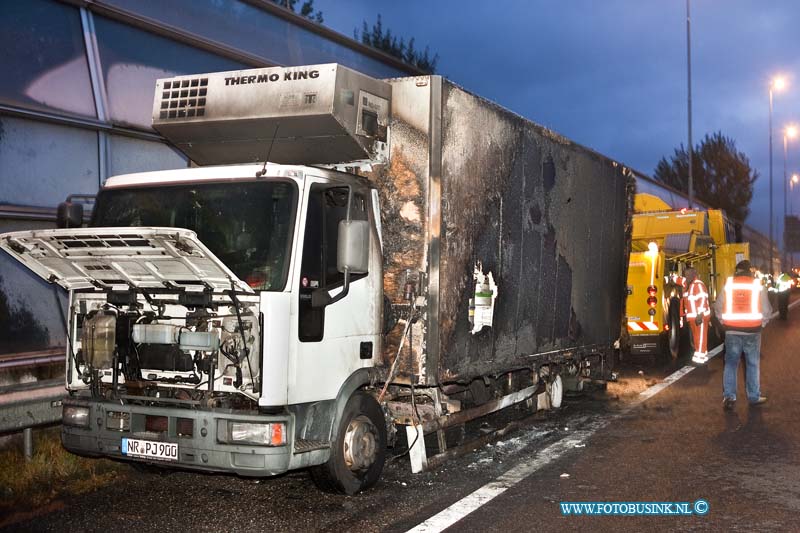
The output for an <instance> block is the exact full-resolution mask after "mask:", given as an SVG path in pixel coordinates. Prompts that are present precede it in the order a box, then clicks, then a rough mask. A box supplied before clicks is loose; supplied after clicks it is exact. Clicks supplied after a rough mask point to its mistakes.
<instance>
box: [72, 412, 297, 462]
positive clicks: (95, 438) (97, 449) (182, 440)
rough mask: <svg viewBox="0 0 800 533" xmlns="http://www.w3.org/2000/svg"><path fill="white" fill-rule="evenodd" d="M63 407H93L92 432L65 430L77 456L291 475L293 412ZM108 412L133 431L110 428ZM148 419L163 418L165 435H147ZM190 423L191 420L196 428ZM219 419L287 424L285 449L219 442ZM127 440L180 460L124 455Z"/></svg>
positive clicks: (155, 433)
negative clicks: (173, 448)
mask: <svg viewBox="0 0 800 533" xmlns="http://www.w3.org/2000/svg"><path fill="white" fill-rule="evenodd" d="M64 405H77V406H82V407H88V408H89V409H90V410H91V412H90V416H89V427H88V428H80V427H74V426H68V425H62V426H61V427H62V429H61V442H62V444H63V445H64V448H66V449H67V450H69V451H70V452H73V453H76V454H78V455H88V456H94V457H108V458H111V459H121V460H124V461H131V462H134V461H138V462H147V463H152V464H158V465H161V466H164V467H173V468H185V469H191V470H202V471H209V472H226V473H232V474H238V475H241V476H271V475H277V474H282V473H284V472H286V471H288V470H289V463H290V459H291V455H292V454H291V450H292V447H293V442H292V440H293V437H292V436H293V435H294V416H293V415H292V414H291V413H286V414H279V415H262V414H259V413H253V414H241V413H232V412H230V411H224V410H202V409H186V408H181V407H152V406H143V405H129V404H128V405H120V404H119V403H114V402H107V401H95V400H92V401H87V400H79V399H66V400H64ZM109 412H114V413H127V415H126V416H128V417H129V418H128V420H129V421H130V422H129V426H130V428H129V429H128V430H125V431H122V430H119V429H114V428H112V427H107V420H108V413H109ZM148 417H151V420H152V417H159V418H160V420H159V422H162V424H161V425H162V427H161V428H160V429H163V431H152V430H150V431H148V430H147V420H148ZM165 418H166V420H164V419H165ZM187 420H190V421H191V424H190V423H189V422H188V421H187ZM219 420H241V421H248V422H283V423H285V424H286V433H285V434H286V444H285V445H283V446H274V447H272V446H254V445H246V444H223V443H220V442H219V441H218V440H217V422H218V421H219ZM189 425H191V427H192V431H191V435H186V434H185V433H186V432H187V431H186V428H187V427H189ZM179 428H182V429H181V430H179ZM181 431H182V432H183V434H181V433H180V432H181ZM123 438H134V439H143V440H149V441H157V442H171V443H177V444H178V459H177V460H176V461H162V460H158V459H149V458H141V457H131V456H128V455H125V454H123V453H122V450H121V445H122V439H123Z"/></svg>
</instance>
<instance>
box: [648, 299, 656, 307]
mask: <svg viewBox="0 0 800 533" xmlns="http://www.w3.org/2000/svg"><path fill="white" fill-rule="evenodd" d="M647 305H649V306H650V307H655V306H656V305H658V298H656V297H655V296H651V297H650V298H648V299H647Z"/></svg>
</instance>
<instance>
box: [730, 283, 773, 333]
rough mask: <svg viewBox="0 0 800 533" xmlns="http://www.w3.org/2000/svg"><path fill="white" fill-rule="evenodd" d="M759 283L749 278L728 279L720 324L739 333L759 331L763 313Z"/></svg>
mask: <svg viewBox="0 0 800 533" xmlns="http://www.w3.org/2000/svg"><path fill="white" fill-rule="evenodd" d="M762 290H763V289H762V287H761V283H760V282H759V281H758V280H757V279H753V278H751V277H750V276H735V277H730V278H728V279H727V281H726V282H725V309H724V310H723V312H722V316H721V317H720V318H721V319H722V323H723V324H724V325H725V327H727V328H730V329H735V330H739V331H760V330H761V321H762V320H763V319H764V312H763V310H762V309H761V291H762Z"/></svg>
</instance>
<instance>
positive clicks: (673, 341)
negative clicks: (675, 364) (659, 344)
mask: <svg viewBox="0 0 800 533" xmlns="http://www.w3.org/2000/svg"><path fill="white" fill-rule="evenodd" d="M680 305H681V304H680V300H678V298H675V297H673V298H670V301H669V309H668V311H667V320H668V321H669V322H668V324H669V353H670V355H672V358H673V359H677V358H678V356H679V355H680V354H681V316H680Z"/></svg>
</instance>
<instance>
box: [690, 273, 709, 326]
mask: <svg viewBox="0 0 800 533" xmlns="http://www.w3.org/2000/svg"><path fill="white" fill-rule="evenodd" d="M686 299H687V300H688V301H689V305H690V307H691V308H692V310H691V311H689V312H688V313H686V316H687V317H689V318H694V317H696V316H697V315H698V314H699V315H704V316H709V315H710V314H711V309H710V308H709V306H708V293H707V292H706V288H705V285H703V282H702V281H700V280H695V281H693V282H692V283H691V284H690V285H689V295H688V296H686Z"/></svg>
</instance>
